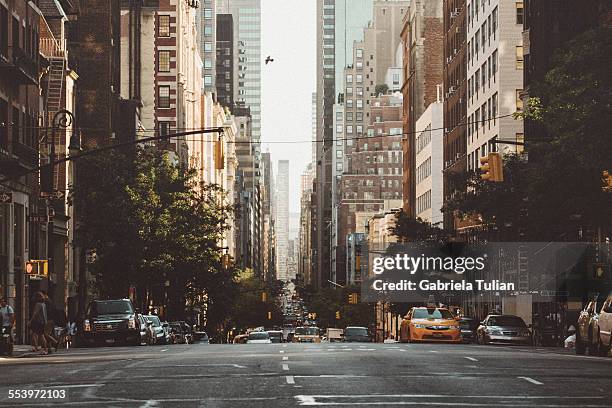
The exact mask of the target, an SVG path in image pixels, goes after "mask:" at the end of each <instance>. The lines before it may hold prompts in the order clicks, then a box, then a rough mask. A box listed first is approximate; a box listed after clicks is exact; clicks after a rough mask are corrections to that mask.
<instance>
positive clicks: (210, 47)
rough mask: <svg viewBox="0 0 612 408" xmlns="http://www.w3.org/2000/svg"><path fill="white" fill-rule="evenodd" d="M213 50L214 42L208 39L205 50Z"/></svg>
mask: <svg viewBox="0 0 612 408" xmlns="http://www.w3.org/2000/svg"><path fill="white" fill-rule="evenodd" d="M212 50H213V46H212V42H210V41H206V42H205V43H204V52H212Z"/></svg>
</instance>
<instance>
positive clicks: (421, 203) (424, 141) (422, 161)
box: [415, 101, 444, 225]
mask: <svg viewBox="0 0 612 408" xmlns="http://www.w3.org/2000/svg"><path fill="white" fill-rule="evenodd" d="M443 122H444V104H443V103H442V102H441V101H438V102H434V103H432V104H431V105H429V106H428V107H427V109H425V112H423V114H422V115H421V117H420V118H419V119H418V120H417V122H416V143H415V146H416V161H415V168H416V183H417V184H416V215H417V217H419V218H422V219H423V220H424V221H427V222H429V223H431V224H439V225H441V223H442V221H443V214H442V211H441V209H442V205H443V201H444V192H443V177H442V169H443V166H444V154H443V153H444V151H443V143H442V141H443V138H444V129H443V126H444V123H443Z"/></svg>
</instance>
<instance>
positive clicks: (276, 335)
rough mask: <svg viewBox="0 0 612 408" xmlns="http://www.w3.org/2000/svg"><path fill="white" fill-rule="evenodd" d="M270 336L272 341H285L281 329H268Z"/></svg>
mask: <svg viewBox="0 0 612 408" xmlns="http://www.w3.org/2000/svg"><path fill="white" fill-rule="evenodd" d="M268 336H270V340H272V343H282V342H283V332H282V331H280V330H268Z"/></svg>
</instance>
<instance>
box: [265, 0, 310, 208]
mask: <svg viewBox="0 0 612 408" xmlns="http://www.w3.org/2000/svg"><path fill="white" fill-rule="evenodd" d="M316 3H317V2H316V1H315V0H261V37H262V40H261V53H262V54H263V55H262V58H263V59H265V58H266V56H268V55H269V56H271V57H272V58H274V62H272V63H270V64H268V65H263V66H262V75H261V76H262V84H261V94H262V97H261V104H262V106H261V127H262V132H261V138H262V142H263V147H262V151H264V152H265V151H268V149H269V151H270V152H271V153H272V160H273V162H274V172H275V173H276V171H277V168H278V167H277V163H278V160H282V159H287V160H289V166H290V172H289V211H290V212H299V210H300V204H299V200H300V196H299V194H300V192H299V188H300V174H301V173H302V171H303V170H304V169H305V167H306V165H307V164H308V162H309V161H310V157H311V156H310V155H311V144H310V143H297V144H290V143H274V142H280V141H298V140H299V141H309V140H311V138H312V128H311V116H310V115H311V97H312V92H314V91H315V89H316ZM268 142H272V143H268Z"/></svg>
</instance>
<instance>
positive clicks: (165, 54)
mask: <svg viewBox="0 0 612 408" xmlns="http://www.w3.org/2000/svg"><path fill="white" fill-rule="evenodd" d="M157 70H158V71H159V72H170V51H158V52H157Z"/></svg>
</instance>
